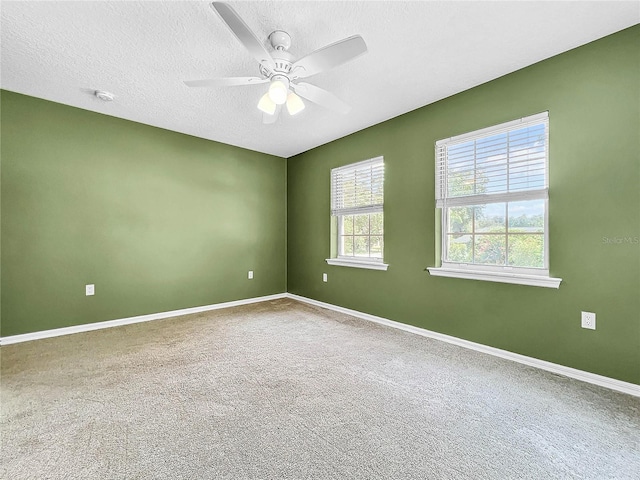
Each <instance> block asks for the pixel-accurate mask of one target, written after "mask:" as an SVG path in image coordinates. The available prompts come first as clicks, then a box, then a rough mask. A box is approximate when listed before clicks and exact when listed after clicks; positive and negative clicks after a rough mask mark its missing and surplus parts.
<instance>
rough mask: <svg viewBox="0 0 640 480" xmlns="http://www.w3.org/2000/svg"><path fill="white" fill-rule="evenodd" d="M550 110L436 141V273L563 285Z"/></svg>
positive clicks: (544, 284) (552, 285)
mask: <svg viewBox="0 0 640 480" xmlns="http://www.w3.org/2000/svg"><path fill="white" fill-rule="evenodd" d="M548 152H549V118H548V114H547V112H544V113H541V114H538V115H533V116H531V117H526V118H522V119H520V120H516V121H513V122H508V123H504V124H502V125H497V126H495V127H490V128H485V129H482V130H478V131H476V132H471V133H468V134H464V135H460V136H457V137H452V138H448V139H445V140H440V141H438V142H436V207H437V208H440V209H441V211H442V220H441V221H442V223H441V230H442V239H441V247H442V248H441V252H442V255H441V257H442V258H441V263H442V266H441V267H440V268H430V269H429V271H430V273H431V274H432V275H440V276H449V277H461V278H471V279H483V280H490V281H497V282H507V283H521V284H526V285H536V286H546V287H554V288H558V286H559V285H560V281H561V279H557V278H549V248H548V245H549V242H548V185H549V182H548V180H549V179H548V158H549V155H548Z"/></svg>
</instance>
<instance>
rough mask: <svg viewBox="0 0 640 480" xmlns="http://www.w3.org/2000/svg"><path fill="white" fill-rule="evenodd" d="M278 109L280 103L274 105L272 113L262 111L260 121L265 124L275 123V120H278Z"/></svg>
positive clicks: (280, 108) (280, 106)
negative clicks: (274, 108) (274, 109)
mask: <svg viewBox="0 0 640 480" xmlns="http://www.w3.org/2000/svg"><path fill="white" fill-rule="evenodd" d="M280 110H282V105H278V106H277V107H276V111H275V112H274V114H273V115H269V114H268V113H263V114H262V123H264V124H265V125H269V124H272V123H276V120H278V117H279V116H280Z"/></svg>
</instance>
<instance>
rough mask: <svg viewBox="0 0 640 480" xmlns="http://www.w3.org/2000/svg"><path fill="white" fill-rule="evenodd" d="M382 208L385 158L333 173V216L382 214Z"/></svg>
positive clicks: (363, 162)
mask: <svg viewBox="0 0 640 480" xmlns="http://www.w3.org/2000/svg"><path fill="white" fill-rule="evenodd" d="M383 205H384V159H383V157H376V158H372V159H370V160H364V161H362V162H358V163H353V164H351V165H346V166H344V167H338V168H334V169H333V170H331V215H335V216H338V215H357V214H363V213H376V212H382V208H383Z"/></svg>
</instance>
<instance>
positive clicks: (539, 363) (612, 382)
mask: <svg viewBox="0 0 640 480" xmlns="http://www.w3.org/2000/svg"><path fill="white" fill-rule="evenodd" d="M286 297H287V298H291V299H292V300H298V301H299V302H304V303H308V304H310V305H315V306H317V307H322V308H327V309H329V310H334V311H336V312H340V313H345V314H347V315H352V316H354V317H358V318H361V319H363V320H369V321H371V322H375V323H379V324H381V325H386V326H388V327H392V328H397V329H399V330H404V331H406V332H410V333H415V334H416V335H421V336H423V337H428V338H433V339H435V340H440V341H442V342H447V343H451V344H453V345H457V346H459V347H464V348H468V349H470V350H475V351H477V352H482V353H487V354H489V355H493V356H495V357H500V358H504V359H506V360H511V361H514V362H517V363H522V364H524V365H528V366H530V367H535V368H539V369H541V370H546V371H548V372H552V373H556V374H558V375H564V376H565V377H570V378H574V379H576V380H580V381H582V382H586V383H591V384H593V385H598V386H600V387H605V388H609V389H611V390H616V391H618V392H622V393H626V394H629V395H633V396H635V397H640V385H636V384H635V383H629V382H623V381H622V380H616V379H615V378H610V377H605V376H603V375H598V374H595V373H591V372H585V371H584V370H578V369H576V368H571V367H565V366H564V365H558V364H557V363H551V362H547V361H545V360H539V359H537V358H532V357H527V356H525V355H520V354H518V353H513V352H509V351H507V350H501V349H499V348H494V347H489V346H487V345H482V344H481V343H475V342H470V341H469V340H463V339H461V338H457V337H452V336H450V335H445V334H443V333H438V332H433V331H431V330H425V329H423V328H420V327H415V326H413V325H407V324H405V323H400V322H395V321H393V320H389V319H386V318H383V317H377V316H375V315H370V314H368V313H363V312H358V311H357V310H351V309H349V308H344V307H339V306H337V305H332V304H330V303H325V302H320V301H318V300H313V299H311V298H307V297H302V296H300V295H295V294H293V293H287V294H286Z"/></svg>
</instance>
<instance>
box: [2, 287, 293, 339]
mask: <svg viewBox="0 0 640 480" xmlns="http://www.w3.org/2000/svg"><path fill="white" fill-rule="evenodd" d="M286 295H287V294H286V293H276V294H275V295H266V296H264V297H253V298H245V299H243V300H234V301H232V302H224V303H214V304H212V305H203V306H201V307H191V308H182V309H180V310H171V311H168V312H160V313H150V314H148V315H138V316H136V317H128V318H120V319H117V320H106V321H104V322H95V323H86V324H84V325H74V326H72V327H63V328H54V329H52V330H42V331H40V332H32V333H23V334H21V335H11V336H9V337H2V338H0V345H11V344H12V343H20V342H29V341H31V340H40V339H42V338H51V337H59V336H61V335H69V334H72V333H81V332H90V331H93V330H101V329H103V328H111V327H119V326H121V325H130V324H132V323H141V322H149V321H151V320H160V319H163V318H170V317H179V316H181V315H189V314H191V313H200V312H208V311H209V310H218V309H220V308H229V307H237V306H239V305H248V304H250V303H258V302H266V301H269V300H276V299H278V298H285V297H286Z"/></svg>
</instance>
